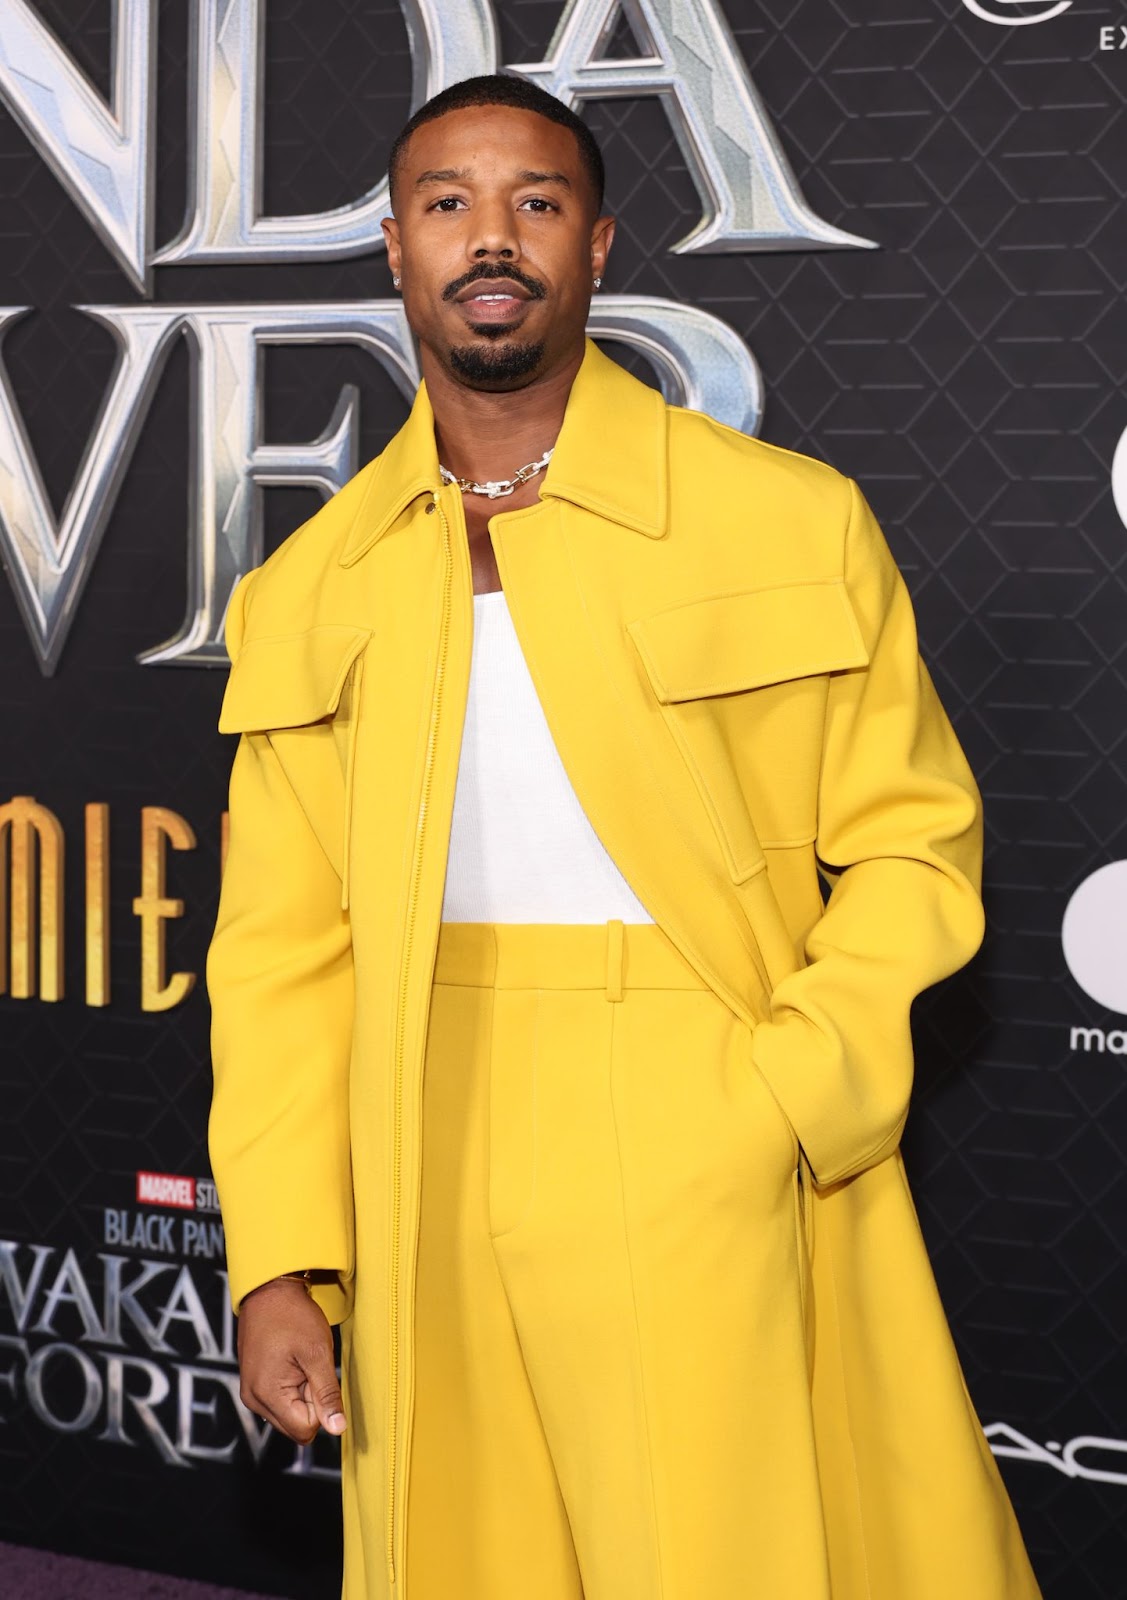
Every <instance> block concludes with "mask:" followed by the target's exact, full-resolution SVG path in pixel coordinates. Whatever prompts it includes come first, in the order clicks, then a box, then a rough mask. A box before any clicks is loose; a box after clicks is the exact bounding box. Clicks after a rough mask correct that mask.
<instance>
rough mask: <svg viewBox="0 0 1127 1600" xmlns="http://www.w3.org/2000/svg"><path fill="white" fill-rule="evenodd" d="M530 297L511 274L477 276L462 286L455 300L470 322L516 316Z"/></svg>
mask: <svg viewBox="0 0 1127 1600" xmlns="http://www.w3.org/2000/svg"><path fill="white" fill-rule="evenodd" d="M531 298H532V297H531V295H530V294H529V293H528V290H527V289H525V288H524V287H523V286H522V285H521V284H519V283H514V282H513V281H512V279H511V278H479V279H478V281H477V282H476V283H471V284H467V286H466V287H465V288H464V289H463V290H461V292H460V293H459V294H458V295H457V296H456V298H455V303H456V304H457V305H458V306H460V307H461V309H462V311H463V313H464V315H465V316H466V318H467V320H469V321H470V322H476V323H487V322H488V323H499V322H500V323H504V322H512V321H513V320H514V319H515V318H517V317H519V316H520V315H521V313H522V311H523V309H524V307H525V305H526V304H527V303H528V301H529V300H530V299H531Z"/></svg>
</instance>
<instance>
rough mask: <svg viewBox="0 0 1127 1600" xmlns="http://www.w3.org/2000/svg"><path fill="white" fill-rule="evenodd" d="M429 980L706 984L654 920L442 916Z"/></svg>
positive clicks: (509, 984)
mask: <svg viewBox="0 0 1127 1600" xmlns="http://www.w3.org/2000/svg"><path fill="white" fill-rule="evenodd" d="M434 982H435V983H445V984H457V985H461V986H463V987H481V988H490V989H604V990H605V991H606V998H607V999H608V1000H621V999H622V996H623V994H624V993H625V991H626V990H628V989H707V988H708V984H706V983H705V981H704V979H703V978H701V977H700V975H699V974H698V973H697V972H696V970H695V969H694V968H693V967H691V966H690V965H689V963H688V962H687V961H686V960H685V958H684V956H682V955H681V952H680V951H679V950H678V949H677V947H676V945H675V944H674V943H673V942H672V940H671V939H670V938H669V937H668V935H667V934H665V933H664V932H663V931H662V930H661V929H660V928H659V927H658V926H657V924H656V923H653V922H622V921H620V920H619V919H617V918H612V919H611V920H610V921H608V922H595V923H586V922H584V923H558V922H551V923H548V922H444V923H442V924H441V926H440V928H439V933H438V954H437V959H436V961H435V969H434Z"/></svg>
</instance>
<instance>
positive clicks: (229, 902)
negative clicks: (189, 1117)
mask: <svg viewBox="0 0 1127 1600" xmlns="http://www.w3.org/2000/svg"><path fill="white" fill-rule="evenodd" d="M254 578H255V574H254V573H250V574H248V575H247V576H246V577H245V578H244V579H243V580H242V581H241V583H240V584H239V586H238V588H237V589H236V591H235V593H234V595H233V597H232V601H231V605H230V608H229V610H228V617H227V630H226V637H227V649H228V653H229V655H230V656H231V660H232V662H235V661H237V658H238V654H239V648H240V645H241V642H242V635H243V626H244V620H245V610H246V606H247V604H248V601H250V599H251V597H252V595H253V582H254ZM229 815H230V822H229V835H228V845H227V859H226V865H225V868H224V872H223V883H222V889H221V892H220V897H219V914H218V919H217V922H216V927H215V932H214V935H213V937H212V940H211V945H210V948H209V950H208V957H207V987H208V993H209V996H210V999H211V1008H212V1024H211V1045H212V1070H213V1075H214V1088H213V1095H212V1105H211V1116H210V1121H209V1125H208V1144H209V1148H210V1154H211V1165H212V1172H213V1174H214V1177H215V1182H216V1187H217V1188H218V1191H219V1202H220V1209H221V1211H222V1215H223V1223H224V1230H225V1234H226V1240H227V1264H228V1272H229V1276H230V1286H231V1303H232V1305H233V1306H234V1307H235V1309H236V1310H237V1309H238V1307H239V1303H240V1301H241V1300H242V1299H243V1297H244V1296H245V1295H246V1294H247V1293H249V1291H250V1290H251V1289H253V1288H256V1287H257V1286H258V1285H259V1284H262V1283H265V1282H266V1281H267V1280H268V1279H270V1278H273V1277H276V1276H277V1275H278V1274H279V1273H282V1272H292V1271H304V1270H305V1269H306V1268H307V1267H312V1268H317V1269H323V1270H326V1271H328V1272H335V1273H336V1274H337V1282H336V1283H326V1284H323V1285H317V1286H315V1288H314V1298H315V1299H316V1300H317V1301H318V1303H319V1304H320V1306H321V1308H322V1310H323V1311H324V1312H325V1314H326V1315H327V1316H328V1317H329V1319H330V1321H334V1322H339V1321H341V1320H343V1318H344V1317H345V1316H346V1315H347V1313H348V1309H349V1305H350V1299H351V1282H352V1270H353V1251H354V1246H353V1215H352V1182H351V1170H350V1158H349V1119H348V1072H349V1055H350V1042H351V1034H352V1026H351V1018H352V1008H353V969H352V940H351V930H350V924H349V917H348V913H347V912H345V911H342V910H341V903H340V901H341V893H340V879H339V878H338V877H337V875H336V874H335V873H334V871H333V869H332V867H331V866H330V864H329V861H328V859H327V857H326V856H325V854H324V852H323V850H322V849H321V846H320V844H319V843H318V841H317V838H316V836H315V835H314V833H313V831H312V829H311V827H310V825H309V823H308V821H307V820H306V817H305V814H304V812H303V811H302V809H301V807H300V805H299V803H298V800H297V797H296V795H295V794H294V791H293V789H292V787H291V786H290V784H289V781H288V780H287V778H286V776H285V774H284V772H283V770H282V767H281V765H280V763H279V761H278V758H277V756H276V754H275V753H274V750H273V749H272V747H271V744H270V739H269V735H268V734H265V733H243V734H241V735H240V737H239V743H238V747H237V749H236V752H235V759H234V764H233V767H232V769H231V787H230V807H229Z"/></svg>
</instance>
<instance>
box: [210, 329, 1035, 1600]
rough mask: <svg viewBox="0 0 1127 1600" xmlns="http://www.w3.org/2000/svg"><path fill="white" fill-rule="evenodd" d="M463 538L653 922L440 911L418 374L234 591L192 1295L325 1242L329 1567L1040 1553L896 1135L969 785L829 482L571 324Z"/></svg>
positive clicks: (798, 1594) (972, 878)
mask: <svg viewBox="0 0 1127 1600" xmlns="http://www.w3.org/2000/svg"><path fill="white" fill-rule="evenodd" d="M490 537H491V539H492V542H493V548H494V551H495V553H496V556H497V562H498V568H499V571H500V574H501V580H502V583H503V585H504V587H505V590H506V593H507V596H508V604H509V607H510V610H511V612H512V615H513V620H514V625H515V627H516V631H517V634H518V637H519V639H520V643H521V646H522V649H523V651H524V655H525V658H526V660H527V661H528V664H529V668H530V671H531V673H532V676H533V679H534V681H535V684H536V688H537V691H538V693H539V696H540V700H541V703H542V705H543V707H544V711H545V715H546V717H547V720H548V723H549V725H550V727H551V730H552V734H553V737H554V739H555V742H556V745H557V748H558V749H559V752H560V755H561V758H562V760H563V762H564V765H565V767H566V769H567V772H568V775H569V777H570V779H571V782H572V784H573V786H574V788H575V791H576V793H577V795H578V796H579V799H580V801H581V803H582V805H583V807H584V810H585V811H586V813H587V815H588V817H589V818H590V819H591V822H592V824H593V826H594V828H595V830H596V832H597V833H598V834H599V836H600V838H601V839H602V841H603V843H604V845H605V846H606V848H607V850H608V851H609V852H610V854H611V855H612V857H613V858H614V860H615V862H616V864H617V866H618V867H619V869H620V871H621V872H622V874H623V876H624V877H625V878H626V880H627V882H628V883H629V884H630V887H631V888H632V889H633V891H634V893H635V894H636V895H637V897H638V898H639V900H640V901H641V902H642V904H643V905H644V906H645V907H646V909H647V910H648V911H649V913H650V915H651V916H652V917H653V918H654V925H652V926H651V925H646V924H641V925H628V926H626V927H625V928H623V927H622V926H621V925H620V924H615V923H612V924H609V925H607V926H606V927H602V926H597V927H594V928H592V927H590V926H581V927H577V928H561V927H551V926H549V927H537V926H533V927H528V926H521V925H517V926H510V925H500V926H494V925H490V924H456V923H447V924H441V922H440V916H441V903H442V893H443V882H444V876H445V866H446V849H447V841H448V835H449V823H450V815H451V809H452V805H453V795H454V787H455V779H456V775H457V766H458V752H459V742H460V731H461V723H462V718H463V715H464V710H465V702H466V690H467V685H468V680H469V662H470V650H471V629H472V603H471V589H472V585H471V579H470V566H469V553H468V545H467V540H466V534H465V525H464V521H463V517H462V509H461V501H460V494H459V491H457V490H456V489H449V488H442V487H441V486H440V482H439V474H438V463H437V457H436V454H435V444H434V431H433V416H432V413H431V410H430V405H429V401H428V399H427V396H426V392H425V387H424V388H421V389H420V391H419V395H418V398H417V401H416V404H415V406H414V408H413V410H412V413H411V417H410V419H409V420H408V422H407V423H406V425H405V426H404V428H403V429H402V430H401V431H400V433H399V434H398V435H397V436H396V438H395V439H394V440H393V441H392V443H391V444H390V445H389V446H388V448H387V449H386V450H385V451H384V453H383V454H382V456H380V457H379V458H378V459H377V460H376V461H374V462H372V463H371V464H370V465H369V466H368V467H366V468H365V469H364V470H363V471H362V472H361V473H360V474H358V476H357V477H356V478H355V479H353V481H352V482H351V483H350V484H349V485H347V486H346V488H345V489H344V490H343V491H341V493H340V494H339V495H337V496H335V497H334V499H333V500H331V501H330V502H329V503H328V505H326V506H325V507H324V508H323V510H322V511H321V512H319V513H318V515H317V516H316V517H315V518H313V519H312V521H311V522H310V523H308V524H307V525H306V526H305V527H304V528H302V529H299V530H298V532H297V533H296V534H294V535H293V536H292V538H291V539H289V540H288V541H287V542H286V544H285V545H283V546H282V548H281V549H280V550H279V551H278V552H277V553H276V554H275V555H274V556H272V557H271V558H270V560H269V561H267V562H266V563H265V565H264V566H263V567H261V568H260V569H258V570H257V571H256V572H254V573H251V574H250V575H248V577H247V578H245V579H244V580H243V582H242V583H241V584H240V586H239V588H238V589H237V590H236V593H235V595H234V596H233V598H232V603H231V606H230V610H229V615H228V635H227V636H228V645H229V649H230V653H231V657H232V661H233V668H232V672H231V677H230V680H229V684H228V688H227V694H226V698H225V701H224V706H223V712H222V717H221V721H220V727H221V728H222V729H223V730H224V731H227V732H238V733H240V734H242V735H243V737H242V738H241V740H240V742H239V747H238V750H237V753H236V757H235V765H234V769H233V772H232V778H231V832H230V843H229V850H228V858H227V865H226V870H225V874H224V881H223V890H222V897H221V902H220V911H219V921H218V925H217V928H216V933H215V938H214V940H213V943H212V947H211V951H210V954H209V959H208V983H209V988H210V991H211V996H212V1004H213V1014H214V1024H213V1054H214V1066H215V1097H214V1102H213V1110H212V1120H211V1127H210V1139H211V1151H212V1161H213V1167H214V1172H215V1176H216V1180H217V1182H218V1186H219V1192H220V1199H221V1203H222V1208H223V1214H224V1219H225V1222H226V1225H227V1231H228V1254H229V1261H228V1264H229V1269H230V1276H231V1292H232V1298H233V1300H234V1302H235V1304H236V1306H237V1305H238V1303H239V1301H240V1299H241V1298H242V1296H243V1295H245V1294H246V1293H247V1292H248V1290H250V1289H251V1288H253V1287H254V1286H255V1285H256V1284H258V1283H261V1282H263V1281H265V1280H266V1279H267V1278H270V1277H272V1276H274V1275H275V1274H276V1273H278V1272H282V1271H287V1270H291V1269H293V1268H296V1267H304V1266H317V1267H322V1268H331V1269H334V1270H335V1271H336V1272H337V1273H338V1277H339V1282H338V1284H337V1285H336V1286H328V1287H326V1288H323V1289H318V1291H317V1295H318V1299H319V1301H320V1303H321V1304H322V1306H323V1307H324V1309H325V1310H326V1312H327V1314H328V1315H329V1316H330V1318H332V1319H333V1320H336V1321H341V1322H342V1323H343V1326H342V1341H343V1363H342V1377H343V1383H344V1391H345V1403H346V1409H347V1411H348V1416H349V1423H350V1426H349V1429H348V1432H347V1433H346V1435H345V1437H344V1515H345V1585H344V1594H345V1596H346V1600H392V1597H394V1600H437V1596H439V1595H440V1594H441V1595H443V1596H444V1597H445V1596H449V1597H450V1600H455V1597H457V1600H479V1597H480V1600H485V1597H486V1596H489V1597H490V1600H499V1597H501V1600H503V1597H504V1596H505V1594H506V1592H507V1588H508V1590H511V1592H512V1593H513V1594H514V1596H515V1595H516V1594H517V1593H520V1594H521V1595H522V1596H523V1595H529V1596H544V1597H545V1600H557V1596H558V1597H563V1596H567V1597H568V1600H578V1596H579V1594H580V1593H583V1594H584V1596H585V1600H634V1597H635V1596H636V1597H637V1600H642V1597H646V1600H649V1597H653V1600H745V1597H746V1596H749V1595H751V1594H754V1595H756V1596H760V1597H762V1600H941V1597H942V1600H949V1596H950V1595H951V1594H953V1593H957V1594H959V1596H960V1600H1033V1597H1035V1596H1037V1594H1038V1590H1037V1585H1036V1582H1035V1580H1034V1578H1033V1575H1032V1572H1031V1570H1030V1568H1029V1565H1028V1561H1027V1558H1026V1556H1025V1552H1024V1549H1023V1546H1022V1541H1021V1536H1020V1533H1019V1532H1018V1529H1017V1525H1016V1522H1015V1520H1014V1517H1013V1513H1012V1510H1011V1508H1010V1504H1009V1501H1008V1499H1007V1497H1006V1494H1005V1490H1004V1487H1003V1485H1002V1483H1001V1480H1000V1478H999V1476H998V1472H997V1468H996V1466H995V1464H994V1460H993V1457H992V1455H991V1453H990V1450H989V1447H988V1445H987V1442H986V1440H985V1438H984V1437H983V1435H982V1430H981V1428H980V1427H979V1425H978V1421H977V1419H976V1417H975V1415H974V1412H973V1408H972V1406H971V1403H970V1400H969V1397H968V1396H967V1393H966V1389H965V1385H964V1383H963V1380H962V1374H961V1372H960V1370H959V1365H958V1361H957V1359H956V1355H955V1351H954V1348H953V1346H952V1343H951V1339H950V1334H949V1332H948V1329H947V1325H946V1321H945V1319H944V1316H943V1311H942V1307H941V1305H940V1303H939V1300H938V1296H937V1294H936V1290H935V1285H934V1281H933V1279H932V1275H931V1271H930V1267H929V1265H928V1262H927V1257H926V1252H925V1249H924V1245H923V1241H922V1238H921V1236H920V1233H919V1228H918V1224H917V1221H916V1218H915V1213H914V1210H913V1207H912V1201H911V1197H910V1195H909V1192H908V1188H907V1184H906V1180H905V1176H904V1169H903V1164H902V1161H901V1158H900V1155H899V1148H898V1146H899V1139H900V1135H901V1131H902V1129H903V1125H904V1120H905V1117H906V1114H907V1106H908V1097H909V1092H910V1088H911V1080H912V1054H911V1037H910V1031H909V1011H910V1007H911V1003H912V1000H913V998H914V997H915V996H916V995H917V994H918V993H919V992H920V991H921V990H922V989H924V988H926V987H927V986H928V985H929V984H931V983H934V982H936V981H937V980H938V979H939V978H941V977H944V976H945V975H947V974H948V973H950V972H952V971H954V970H955V969H956V968H957V967H958V966H960V965H961V964H962V963H963V962H965V961H966V960H967V959H969V957H970V956H971V954H973V952H974V950H975V949H976V948H977V946H978V943H979V941H980V939H981V935H982V910H981V903H980V900H979V895H978V874H979V868H980V859H981V832H980V808H979V801H978V795H977V791H976V789H975V785H974V781H973V779H972V777H971V774H970V772H969V770H968V768H967V766H966V763H965V760H964V759H963V756H962V753H961V751H960V750H959V747H958V744H957V742H956V740H955V738H954V735H953V733H952V731H951V728H950V725H949V723H948V721H947V719H946V717H945V716H944V714H943V711H942V708H941V707H940V705H939V702H938V700H937V699H936V697H935V694H934V690H933V689H932V686H931V683H930V680H929V678H928V675H927V673H926V671H925V670H924V668H923V667H922V665H921V664H920V661H919V658H918V654H917V649H916V637H915V629H914V623H913V618H912V610H911V605H910V602H909V599H908V596H907V592H906V590H905V587H904V585H903V582H902V580H901V578H900V576H899V574H898V572H897V571H896V568H895V565H894V563H893V562H892V559H891V556H890V555H889V552H888V550H887V547H886V545H885V543H884V540H883V538H882V537H881V534H880V531H879V529H878V528H877V526H876V523H875V521H874V519H873V517H872V514H871V512H870V511H869V509H868V507H867V505H866V503H865V501H864V499H863V498H862V496H861V494H860V492H859V491H858V490H857V488H856V486H855V485H854V484H852V483H850V482H849V481H848V480H847V479H844V478H842V477H841V476H840V475H839V474H837V473H836V472H834V471H833V470H832V469H831V468H829V467H827V466H824V465H822V464H821V463H818V462H814V461H811V460H809V459H806V458H804V457H800V456H796V455H793V454H790V453H788V452H785V451H780V450H776V449H772V448H771V447H769V446H766V445H763V444H761V443H759V442H758V441H755V440H752V439H749V438H746V437H745V436H743V435H740V434H737V433H734V432H733V431H732V430H730V429H727V428H724V427H722V426H720V425H719V424H717V423H714V422H712V421H711V420H709V419H708V418H705V417H702V416H700V415H697V414H695V413H692V412H686V411H680V410H677V409H674V408H669V407H667V406H666V405H665V403H664V401H663V400H662V399H661V397H660V396H659V395H658V394H657V393H656V392H655V391H653V390H650V389H648V388H647V387H646V386H644V385H642V384H640V383H638V382H637V381H636V380H634V379H633V378H631V377H629V376H628V375H627V374H626V373H624V372H623V371H622V370H621V369H619V368H618V367H616V366H615V365H614V364H613V363H612V362H610V361H609V360H608V359H607V358H606V357H604V356H603V355H601V354H600V353H599V351H598V350H597V349H596V348H595V347H594V346H593V345H589V346H588V349H587V354H586V358H585V360H584V363H583V366H582V368H581V369H580V372H579V374H578V377H577V379H576V382H575V384H574V387H573V389H572V393H571V396H570V399H569V402H568V407H567V412H566V416H565V418H564V424H563V428H562V430H561V433H560V437H559V440H558V442H557V447H556V452H555V455H554V456H553V459H552V462H551V465H550V467H549V469H548V472H547V474H546V476H545V478H544V480H543V482H542V486H541V491H540V500H539V502H538V503H537V504H536V505H534V506H532V507H529V508H527V509H525V510H521V511H516V512H510V513H507V514H501V515H499V516H496V517H494V518H493V519H492V521H491V524H490ZM819 863H821V865H822V867H823V870H824V872H825V875H826V876H827V878H828V880H829V882H830V883H832V885H833V888H832V893H831V894H830V896H829V899H828V902H827V903H826V904H823V898H822V894H821V891H820V887H819ZM651 964H652V965H651ZM592 971H594V972H595V974H596V979H595V983H594V984H593V981H592V978H591V973H592ZM639 975H641V981H639ZM632 980H633V981H632ZM598 985H601V987H599V986H598ZM499 1021H500V1024H501V1025H500V1026H499ZM487 1247H488V1248H487ZM518 1355H519V1357H520V1360H519V1362H518V1361H517V1359H516V1357H517V1356H518ZM479 1362H480V1365H479ZM501 1430H504V1432H502V1431H501ZM504 1440H511V1453H510V1450H509V1449H508V1447H507V1446H503V1441H504ZM518 1462H519V1463H520V1466H519V1470H517V1463H518ZM444 1474H445V1475H446V1476H444ZM467 1483H468V1484H470V1486H471V1487H470V1489H469V1490H467V1489H466V1485H467ZM489 1484H493V1485H495V1489H494V1491H493V1492H490V1491H489V1489H488V1487H487V1486H488V1485H489ZM459 1485H460V1486H461V1487H460V1488H459V1487H458V1486H459ZM444 1563H450V1565H448V1566H444ZM577 1568H578V1573H579V1574H581V1581H582V1584H583V1588H582V1590H581V1589H580V1588H579V1587H578V1584H579V1581H580V1578H579V1576H578V1575H577ZM475 1575H476V1576H475ZM506 1586H507V1588H506Z"/></svg>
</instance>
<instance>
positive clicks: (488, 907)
mask: <svg viewBox="0 0 1127 1600" xmlns="http://www.w3.org/2000/svg"><path fill="white" fill-rule="evenodd" d="M473 607H474V643H473V655H472V658H471V662H470V686H469V698H468V701H467V705H466V721H465V728H464V731H463V734H462V748H461V754H460V756H459V761H458V781H457V787H456V789H455V791H454V815H453V819H452V822H451V828H450V854H449V857H448V860H447V866H446V889H445V897H444V899H443V903H442V920H443V921H444V922H606V921H609V920H610V919H611V918H614V917H617V918H620V919H621V920H622V921H623V922H652V921H653V918H652V917H651V916H650V914H649V912H648V911H647V910H646V908H645V907H644V906H643V905H642V904H641V902H640V901H639V900H638V899H637V898H636V896H635V895H634V893H633V891H632V890H631V888H630V886H629V884H628V883H627V882H626V880H625V879H624V878H623V876H622V874H621V873H620V872H619V870H618V868H617V867H616V866H615V864H614V862H613V861H612V860H611V858H610V856H609V855H608V854H607V852H606V850H605V849H604V848H603V845H602V842H601V840H600V839H599V837H598V835H597V834H596V833H595V830H594V829H593V828H592V826H591V824H590V823H589V822H588V820H587V815H586V813H585V812H584V810H583V808H582V806H581V805H580V804H579V801H578V799H577V797H576V794H575V791H574V789H573V788H572V787H571V782H570V780H569V778H568V776H567V773H566V771H565V770H564V765H563V762H562V761H561V760H560V757H559V754H558V752H557V750H556V747H555V744H554V742H553V740H552V735H551V733H550V731H549V729H548V723H547V721H546V719H545V717H544V712H543V710H542V709H541V706H540V699H539V696H538V695H537V693H536V687H535V685H534V684H533V682H532V677H531V675H530V673H529V671H528V667H527V665H526V663H525V659H524V652H523V651H522V650H521V647H520V643H519V641H518V639H517V636H516V630H515V628H514V627H513V623H512V618H511V617H510V615H509V606H508V601H507V600H506V598H505V594H504V591H503V590H498V591H497V592H496V593H493V594H475V595H474V597H473Z"/></svg>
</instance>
